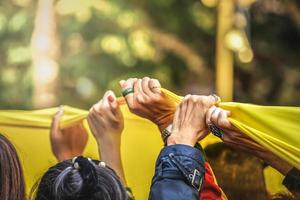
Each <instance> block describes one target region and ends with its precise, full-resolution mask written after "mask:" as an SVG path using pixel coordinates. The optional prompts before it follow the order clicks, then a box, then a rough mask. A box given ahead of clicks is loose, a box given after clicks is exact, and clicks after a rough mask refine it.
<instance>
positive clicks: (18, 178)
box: [0, 134, 26, 200]
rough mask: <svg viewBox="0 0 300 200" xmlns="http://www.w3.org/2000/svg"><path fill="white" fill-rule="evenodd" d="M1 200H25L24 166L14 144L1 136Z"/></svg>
mask: <svg viewBox="0 0 300 200" xmlns="http://www.w3.org/2000/svg"><path fill="white" fill-rule="evenodd" d="M0 187H1V189H0V199H1V200H25V199H26V195H25V181H24V176H23V171H22V166H21V163H20V160H19V157H18V154H17V151H16V149H15V148H14V146H13V145H12V143H11V142H10V141H9V140H8V139H7V138H6V137H4V136H3V135H2V134H0Z"/></svg>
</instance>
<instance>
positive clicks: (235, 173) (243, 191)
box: [205, 143, 269, 200]
mask: <svg viewBox="0 0 300 200" xmlns="http://www.w3.org/2000/svg"><path fill="white" fill-rule="evenodd" d="M205 153H206V156H207V160H208V162H209V163H210V164H211V166H212V169H213V170H214V173H215V175H216V178H217V180H218V184H219V185H220V186H221V188H222V189H223V191H224V192H225V194H226V196H227V197H228V199H234V200H265V199H269V196H268V194H267V190H266V187H265V182H264V175H263V165H262V162H261V161H260V160H259V159H258V158H256V157H254V156H252V155H249V154H247V153H244V152H241V151H240V150H236V149H232V148H230V147H228V146H226V145H224V144H223V143H218V144H213V145H209V146H208V147H206V148H205Z"/></svg>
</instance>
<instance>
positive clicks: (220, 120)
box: [206, 106, 292, 174]
mask: <svg viewBox="0 0 300 200" xmlns="http://www.w3.org/2000/svg"><path fill="white" fill-rule="evenodd" d="M229 115H230V112H229V111H226V110H223V109H221V108H218V107H216V106H212V107H211V108H210V109H209V110H208V111H207V113H206V123H207V124H210V123H212V124H214V125H216V126H217V127H218V128H220V129H222V131H223V133H224V134H223V137H222V140H223V142H224V143H225V144H227V145H229V146H231V147H233V148H236V149H240V150H243V151H245V152H248V153H250V154H252V155H254V156H256V157H258V158H260V159H262V160H263V161H264V162H266V163H267V164H269V165H271V166H272V167H273V168H275V169H277V170H278V171H279V172H281V173H282V174H286V173H287V172H288V171H289V170H291V169H292V166H291V165H290V164H289V163H287V162H286V161H285V160H282V159H281V158H279V157H278V156H276V155H275V154H274V153H272V152H271V151H269V150H267V149H266V148H265V147H263V146H262V145H260V144H258V143H257V142H255V141H254V140H253V139H251V138H250V137H249V136H247V135H246V134H244V133H243V132H241V131H240V130H239V129H237V128H236V127H235V126H233V125H232V124H231V123H230V121H229V120H228V116H229Z"/></svg>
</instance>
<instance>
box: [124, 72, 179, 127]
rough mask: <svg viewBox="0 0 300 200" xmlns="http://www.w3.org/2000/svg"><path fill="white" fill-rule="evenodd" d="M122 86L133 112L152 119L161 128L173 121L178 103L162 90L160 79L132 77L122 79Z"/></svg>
mask: <svg viewBox="0 0 300 200" xmlns="http://www.w3.org/2000/svg"><path fill="white" fill-rule="evenodd" d="M120 86H121V88H122V91H123V92H125V93H126V95H124V96H125V100H126V102H127V105H128V108H129V110H130V111H131V112H132V113H134V114H136V115H138V116H140V117H143V118H146V119H148V120H150V121H152V122H153V123H155V124H156V125H157V126H158V127H159V129H160V130H163V129H164V128H166V127H167V126H168V125H169V124H171V123H172V120H173V116H174V113H175V109H176V104H175V103H174V102H173V101H172V100H171V99H169V98H168V97H167V96H166V95H165V94H164V93H163V92H162V91H161V85H160V83H159V81H158V80H156V79H151V78H148V77H145V78H143V79H136V78H130V79H128V80H126V81H125V80H122V81H120ZM132 89H133V90H132ZM129 90H130V91H131V92H129V93H127V92H126V91H129Z"/></svg>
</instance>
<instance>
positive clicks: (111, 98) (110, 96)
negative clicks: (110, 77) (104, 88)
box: [107, 95, 115, 103]
mask: <svg viewBox="0 0 300 200" xmlns="http://www.w3.org/2000/svg"><path fill="white" fill-rule="evenodd" d="M107 99H108V101H109V102H111V103H112V102H114V100H115V98H114V97H113V96H112V95H109V96H108V97H107Z"/></svg>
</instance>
